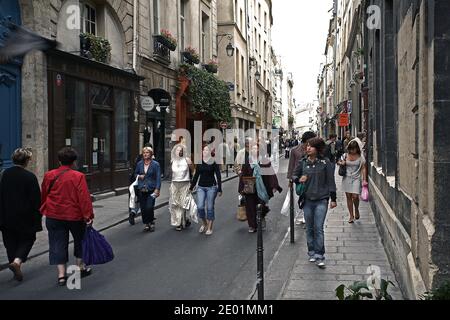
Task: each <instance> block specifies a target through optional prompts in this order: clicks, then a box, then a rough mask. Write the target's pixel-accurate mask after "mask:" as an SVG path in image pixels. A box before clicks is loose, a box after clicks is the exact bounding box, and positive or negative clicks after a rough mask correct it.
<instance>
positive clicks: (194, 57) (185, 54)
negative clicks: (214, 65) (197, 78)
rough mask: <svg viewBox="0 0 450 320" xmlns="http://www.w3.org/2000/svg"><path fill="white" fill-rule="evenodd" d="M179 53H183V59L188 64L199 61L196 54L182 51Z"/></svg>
mask: <svg viewBox="0 0 450 320" xmlns="http://www.w3.org/2000/svg"><path fill="white" fill-rule="evenodd" d="M181 54H182V55H183V57H184V59H185V60H186V61H187V62H189V63H190V64H199V63H200V58H199V57H198V55H194V54H193V53H192V52H189V51H183V52H182V53H181Z"/></svg>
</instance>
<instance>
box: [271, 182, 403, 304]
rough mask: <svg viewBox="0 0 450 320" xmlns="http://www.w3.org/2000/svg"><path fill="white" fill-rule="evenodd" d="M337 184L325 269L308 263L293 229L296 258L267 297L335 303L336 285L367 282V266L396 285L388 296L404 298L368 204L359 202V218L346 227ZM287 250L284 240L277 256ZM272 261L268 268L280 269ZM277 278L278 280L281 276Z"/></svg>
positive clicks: (327, 232)
mask: <svg viewBox="0 0 450 320" xmlns="http://www.w3.org/2000/svg"><path fill="white" fill-rule="evenodd" d="M336 181H337V187H338V207H337V208H336V209H334V210H332V211H330V212H329V214H328V217H327V220H326V222H325V249H326V252H327V253H326V254H325V256H326V259H327V260H326V263H327V266H326V268H325V269H319V268H318V267H317V266H316V265H315V264H313V263H310V262H309V261H308V256H307V248H306V233H305V231H304V230H303V229H301V228H297V227H296V228H295V233H296V234H295V238H296V243H295V246H296V248H297V259H296V261H295V263H293V264H292V267H291V269H290V271H289V272H286V273H285V277H284V281H285V283H284V285H283V287H282V290H279V291H278V292H270V294H269V295H270V296H271V297H277V299H282V300H336V299H337V298H336V294H335V290H336V288H337V287H338V286H339V285H341V284H345V285H350V284H353V283H354V282H356V281H364V280H366V279H367V278H368V275H367V268H368V266H370V265H374V266H379V267H380V269H381V275H382V278H384V279H386V280H390V281H393V282H394V283H395V285H396V287H395V288H394V287H390V289H389V293H390V294H391V295H392V296H393V298H394V299H395V300H402V299H403V295H402V293H401V291H400V290H399V288H398V285H397V281H396V279H395V274H394V272H393V271H392V267H391V265H390V263H389V260H388V258H387V255H386V252H385V250H384V247H383V245H382V242H381V238H380V235H379V232H378V229H377V225H376V222H375V218H374V215H373V213H372V211H371V208H370V205H369V204H368V203H365V202H361V206H360V213H361V219H360V220H358V221H356V222H355V224H349V223H348V219H349V216H348V211H347V206H346V202H345V200H344V199H345V197H344V196H345V195H344V194H343V193H342V192H339V189H340V183H339V181H341V178H340V177H337V178H336ZM288 247H289V250H290V252H292V244H290V243H289V240H286V241H285V243H284V244H283V245H282V247H281V249H280V255H281V254H283V251H284V250H287V248H288ZM336 249H337V250H336ZM274 259H275V260H277V261H276V262H275V263H274V264H272V265H271V268H275V269H276V268H278V269H279V267H277V264H282V263H283V259H277V258H276V257H275V258H274ZM271 268H269V270H267V272H266V274H267V275H266V277H267V276H268V277H270V274H271V272H272V270H271ZM277 276H278V278H277V280H278V281H279V280H280V279H279V277H280V273H278V274H277ZM277 288H279V284H278V286H277Z"/></svg>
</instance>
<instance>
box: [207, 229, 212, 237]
mask: <svg viewBox="0 0 450 320" xmlns="http://www.w3.org/2000/svg"><path fill="white" fill-rule="evenodd" d="M205 234H206V235H207V236H210V235H212V234H213V231H212V229H209V230H208V231H206V233H205Z"/></svg>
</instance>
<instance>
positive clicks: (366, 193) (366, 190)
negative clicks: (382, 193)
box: [361, 184, 370, 202]
mask: <svg viewBox="0 0 450 320" xmlns="http://www.w3.org/2000/svg"><path fill="white" fill-rule="evenodd" d="M369 197H370V196H369V186H368V185H367V184H364V185H363V187H362V192H361V200H362V201H364V202H369Z"/></svg>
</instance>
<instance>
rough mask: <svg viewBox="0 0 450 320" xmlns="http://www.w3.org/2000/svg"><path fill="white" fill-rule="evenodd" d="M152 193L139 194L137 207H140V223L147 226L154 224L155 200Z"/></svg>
mask: <svg viewBox="0 0 450 320" xmlns="http://www.w3.org/2000/svg"><path fill="white" fill-rule="evenodd" d="M152 193H153V191H152V192H147V193H142V192H139V206H140V207H141V214H142V222H143V223H144V224H145V225H147V224H153V223H154V222H155V202H156V200H155V198H153V197H152V196H151V195H152Z"/></svg>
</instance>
